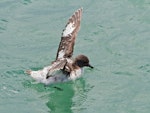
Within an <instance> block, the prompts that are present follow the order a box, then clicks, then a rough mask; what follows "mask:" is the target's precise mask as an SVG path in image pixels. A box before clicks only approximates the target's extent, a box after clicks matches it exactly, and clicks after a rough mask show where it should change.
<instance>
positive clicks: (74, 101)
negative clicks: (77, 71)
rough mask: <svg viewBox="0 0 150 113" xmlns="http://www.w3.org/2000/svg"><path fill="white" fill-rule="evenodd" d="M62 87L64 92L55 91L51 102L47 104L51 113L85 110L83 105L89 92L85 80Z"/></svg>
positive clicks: (70, 112) (50, 98)
mask: <svg viewBox="0 0 150 113" xmlns="http://www.w3.org/2000/svg"><path fill="white" fill-rule="evenodd" d="M58 87H59V85H58ZM60 87H61V88H63V91H59V90H55V92H54V93H51V94H50V95H49V101H48V102H47V103H46V105H47V106H48V107H49V108H50V110H51V113H72V112H73V111H78V110H81V109H83V108H81V105H82V103H83V102H85V101H86V98H87V92H88V91H89V90H86V89H87V88H86V83H85V81H84V80H83V79H80V80H77V81H74V82H70V83H65V84H62V85H61V86H60Z"/></svg>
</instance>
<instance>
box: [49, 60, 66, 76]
mask: <svg viewBox="0 0 150 113" xmlns="http://www.w3.org/2000/svg"><path fill="white" fill-rule="evenodd" d="M66 63H67V60H66V59H58V60H56V61H54V62H52V64H51V66H50V68H49V70H48V74H47V78H48V77H49V76H52V74H53V73H54V72H56V71H58V70H62V69H64V66H65V65H66Z"/></svg>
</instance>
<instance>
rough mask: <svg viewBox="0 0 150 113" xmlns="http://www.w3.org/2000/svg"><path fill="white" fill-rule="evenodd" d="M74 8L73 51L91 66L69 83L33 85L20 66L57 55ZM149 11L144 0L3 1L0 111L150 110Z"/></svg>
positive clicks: (37, 63) (91, 112)
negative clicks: (77, 14)
mask: <svg viewBox="0 0 150 113" xmlns="http://www.w3.org/2000/svg"><path fill="white" fill-rule="evenodd" d="M80 7H83V18H82V23H81V30H80V32H79V35H78V38H77V40H76V45H75V51H74V55H78V54H81V53H82V54H85V55H87V56H88V57H89V58H90V61H91V64H93V66H94V67H95V68H94V69H93V70H91V69H88V68H86V69H85V70H84V74H83V77H82V78H81V79H79V80H76V81H75V82H68V83H65V84H57V85H54V86H49V87H45V86H44V85H43V84H37V83H35V81H33V80H32V79H31V78H30V77H29V76H27V75H26V74H24V71H25V70H26V69H34V70H37V69H41V68H43V67H44V66H47V65H49V64H50V62H51V61H52V60H54V59H55V54H56V51H57V47H58V44H59V41H60V36H61V33H62V29H63V28H64V26H65V24H66V22H67V19H68V18H69V17H70V16H71V15H72V13H73V12H74V11H75V10H76V9H78V8H80ZM149 12H150V1H149V0H123V1H119V0H116V1H112V0H99V1H97V0H92V1H91V0H86V1H84V0H83V1H80V2H77V1H76V0H72V1H70V0H64V1H56V0H43V1H42V0H1V1H0V78H1V79H0V112H1V113H10V112H13V113H149V112H150V98H149V95H150V32H149V31H150V15H149ZM55 86H57V87H60V88H61V89H62V91H60V90H58V89H56V88H53V87H55Z"/></svg>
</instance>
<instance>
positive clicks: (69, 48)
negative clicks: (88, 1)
mask: <svg viewBox="0 0 150 113" xmlns="http://www.w3.org/2000/svg"><path fill="white" fill-rule="evenodd" d="M81 16H82V8H80V9H78V10H77V11H76V12H75V13H74V14H73V15H72V16H71V17H70V19H69V20H68V23H67V25H66V27H65V29H64V30H63V33H62V37H61V41H60V44H59V48H58V51H57V56H56V60H57V59H61V58H70V57H72V54H73V49H74V44H75V39H76V37H77V33H78V31H79V29H80V21H81Z"/></svg>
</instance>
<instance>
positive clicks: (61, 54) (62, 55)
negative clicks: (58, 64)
mask: <svg viewBox="0 0 150 113" xmlns="http://www.w3.org/2000/svg"><path fill="white" fill-rule="evenodd" d="M64 55H65V52H64V50H61V51H59V54H58V59H59V58H63V57H64Z"/></svg>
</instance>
